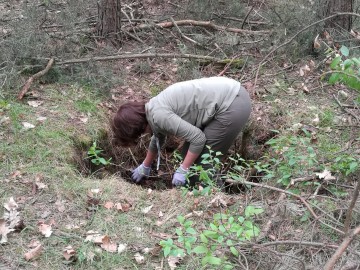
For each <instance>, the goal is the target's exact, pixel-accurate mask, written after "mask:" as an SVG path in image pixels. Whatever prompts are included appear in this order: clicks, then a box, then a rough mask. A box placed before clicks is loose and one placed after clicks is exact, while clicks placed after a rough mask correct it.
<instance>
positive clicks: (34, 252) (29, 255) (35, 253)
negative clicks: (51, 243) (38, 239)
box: [24, 245, 43, 261]
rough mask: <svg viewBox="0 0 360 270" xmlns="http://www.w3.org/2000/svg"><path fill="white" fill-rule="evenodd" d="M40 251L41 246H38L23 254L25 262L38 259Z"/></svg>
mask: <svg viewBox="0 0 360 270" xmlns="http://www.w3.org/2000/svg"><path fill="white" fill-rule="evenodd" d="M42 250H43V248H42V245H38V246H37V247H35V248H33V249H31V250H30V251H28V252H26V253H25V255H24V258H25V260H27V261H30V260H34V259H36V258H38V257H39V256H40V255H41V252H42Z"/></svg>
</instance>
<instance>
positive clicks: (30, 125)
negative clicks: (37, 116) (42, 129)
mask: <svg viewBox="0 0 360 270" xmlns="http://www.w3.org/2000/svg"><path fill="white" fill-rule="evenodd" d="M21 124H22V125H23V127H24V129H32V128H34V127H35V125H33V124H30V123H28V122H22V123H21Z"/></svg>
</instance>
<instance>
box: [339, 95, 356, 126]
mask: <svg viewBox="0 0 360 270" xmlns="http://www.w3.org/2000/svg"><path fill="white" fill-rule="evenodd" d="M333 97H334V99H335V101H336V103H337V104H338V105H339V107H340V108H341V109H342V110H343V111H344V112H346V113H347V114H350V115H351V116H352V117H354V118H355V119H356V120H358V121H360V119H359V117H358V116H357V115H356V114H354V113H352V112H351V111H349V110H348V109H346V108H344V106H343V105H342V104H341V102H340V101H339V100H338V99H337V98H336V96H335V95H334V94H333Z"/></svg>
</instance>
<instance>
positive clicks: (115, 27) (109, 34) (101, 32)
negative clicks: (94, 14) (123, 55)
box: [96, 0, 121, 45]
mask: <svg viewBox="0 0 360 270" xmlns="http://www.w3.org/2000/svg"><path fill="white" fill-rule="evenodd" d="M96 28H97V34H98V36H100V37H103V38H106V39H108V40H110V41H111V42H112V43H113V44H114V45H120V43H121V0H100V1H99V2H98V23H97V26H96Z"/></svg>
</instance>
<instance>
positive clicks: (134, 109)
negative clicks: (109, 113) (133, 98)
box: [111, 102, 148, 146]
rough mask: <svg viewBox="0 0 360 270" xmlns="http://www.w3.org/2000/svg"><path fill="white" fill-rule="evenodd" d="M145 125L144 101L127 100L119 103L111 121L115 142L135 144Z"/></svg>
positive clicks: (125, 144)
mask: <svg viewBox="0 0 360 270" xmlns="http://www.w3.org/2000/svg"><path fill="white" fill-rule="evenodd" d="M147 126H148V122H147V120H146V113H145V102H127V103H125V104H123V105H121V106H120V108H119V109H118V111H117V112H116V114H115V115H114V117H113V119H112V123H111V128H112V131H113V133H114V139H115V143H117V144H119V145H121V146H130V145H134V144H136V143H137V140H138V139H139V138H140V136H141V135H142V134H143V133H145V130H146V128H147Z"/></svg>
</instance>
